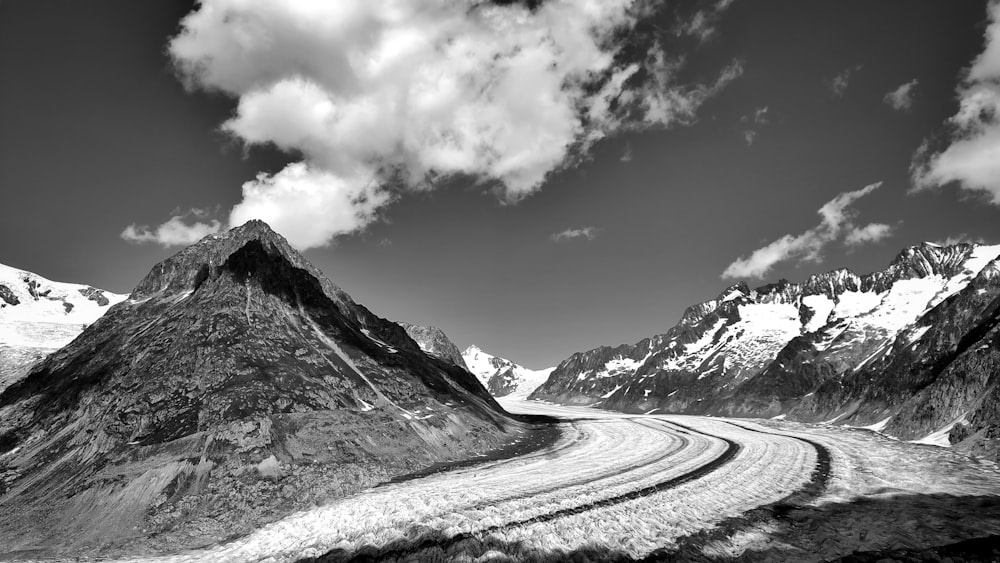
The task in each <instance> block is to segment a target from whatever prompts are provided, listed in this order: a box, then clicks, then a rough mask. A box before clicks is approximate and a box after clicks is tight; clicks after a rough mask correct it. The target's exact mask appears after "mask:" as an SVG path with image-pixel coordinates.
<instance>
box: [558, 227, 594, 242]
mask: <svg viewBox="0 0 1000 563" xmlns="http://www.w3.org/2000/svg"><path fill="white" fill-rule="evenodd" d="M549 238H551V239H552V240H553V241H555V242H564V241H569V240H574V239H579V238H582V239H586V240H594V239H595V238H597V227H582V228H579V229H566V230H565V231H561V232H558V233H554V234H552V235H551V236H550V237H549Z"/></svg>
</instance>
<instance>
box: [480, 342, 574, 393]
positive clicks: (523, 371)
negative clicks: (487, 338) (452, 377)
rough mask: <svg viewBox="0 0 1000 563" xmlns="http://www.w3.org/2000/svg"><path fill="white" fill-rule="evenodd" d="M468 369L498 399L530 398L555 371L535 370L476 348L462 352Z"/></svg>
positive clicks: (549, 369) (550, 369)
mask: <svg viewBox="0 0 1000 563" xmlns="http://www.w3.org/2000/svg"><path fill="white" fill-rule="evenodd" d="M462 357H463V358H465V363H466V365H468V366H469V371H471V372H472V373H473V374H474V375H475V376H476V377H477V378H478V379H479V381H480V382H482V384H483V385H485V386H486V389H488V390H489V392H490V393H491V394H492V395H493V396H494V397H507V396H510V397H511V398H517V399H524V398H527V397H528V395H530V394H531V392H532V391H534V390H535V389H537V388H538V386H539V385H541V384H542V383H544V382H545V380H546V379H548V377H549V374H551V373H552V370H554V369H555V368H548V369H540V370H531V369H528V368H526V367H524V366H520V365H518V364H515V363H514V362H512V361H510V360H505V359H503V358H499V357H497V356H493V355H491V354H487V353H486V352H484V351H482V350H481V349H480V348H479V347H478V346H476V345H472V346H469V347H468V348H466V349H465V351H464V352H462Z"/></svg>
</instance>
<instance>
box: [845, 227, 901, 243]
mask: <svg viewBox="0 0 1000 563" xmlns="http://www.w3.org/2000/svg"><path fill="white" fill-rule="evenodd" d="M891 234H892V227H891V226H890V225H886V224H885V223H869V224H867V225H865V226H864V227H854V228H852V229H851V230H850V231H848V233H847V236H845V237H844V244H846V245H847V246H860V245H862V244H867V243H870V242H879V241H880V240H882V239H884V238H886V237H888V236H889V235H891Z"/></svg>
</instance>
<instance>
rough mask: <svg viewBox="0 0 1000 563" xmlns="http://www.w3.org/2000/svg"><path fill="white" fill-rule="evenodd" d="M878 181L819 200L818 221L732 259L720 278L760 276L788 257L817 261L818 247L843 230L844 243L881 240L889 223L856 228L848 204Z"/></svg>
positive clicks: (790, 258)
mask: <svg viewBox="0 0 1000 563" xmlns="http://www.w3.org/2000/svg"><path fill="white" fill-rule="evenodd" d="M881 185H882V182H877V183H874V184H869V185H868V186H865V187H864V188H861V189H860V190H855V191H852V192H843V193H841V194H839V195H838V196H837V197H835V198H833V199H832V200H830V201H828V202H826V203H825V204H823V206H822V207H820V208H819V211H817V213H818V214H819V216H820V223H819V225H817V226H815V227H813V228H811V229H809V230H808V231H806V232H804V233H802V234H800V235H785V236H783V237H781V238H779V239H777V240H775V241H774V242H772V243H770V244H768V245H766V246H763V247H761V248H758V249H757V250H755V251H753V252H752V253H751V254H750V255H749V256H747V257H745V258H738V259H737V260H735V261H733V263H731V264H730V265H729V266H727V267H726V270H725V271H724V272H723V273H722V277H723V278H763V277H764V276H765V275H766V274H767V273H768V272H769V271H771V268H773V267H774V266H775V265H776V264H778V263H780V262H786V261H789V260H799V261H811V262H819V261H820V259H821V254H820V253H821V252H822V250H823V249H824V248H825V247H826V246H827V245H829V244H830V243H833V242H836V241H837V240H839V239H840V238H841V236H842V235H844V233H847V234H846V236H844V243H845V244H847V245H851V246H854V245H858V244H862V243H865V242H875V241H878V240H882V239H883V238H885V237H886V236H888V235H889V234H890V227H889V226H888V225H883V224H880V223H872V224H870V225H867V226H865V227H861V228H857V227H855V225H854V212H853V210H852V209H850V206H851V205H852V204H853V203H854V202H855V201H857V200H858V199H859V198H861V197H863V196H865V195H868V194H870V193H871V192H873V191H875V190H876V189H878V187H879V186H881Z"/></svg>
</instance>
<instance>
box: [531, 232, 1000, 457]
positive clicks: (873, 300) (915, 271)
mask: <svg viewBox="0 0 1000 563" xmlns="http://www.w3.org/2000/svg"><path fill="white" fill-rule="evenodd" d="M998 255H1000V246H987V245H977V244H966V243H961V244H955V245H950V246H943V245H937V244H932V243H924V244H921V245H917V246H913V247H910V248H907V249H905V250H903V251H902V252H901V253H900V254H899V255H898V256H897V257H896V258H895V259H894V260H893V261H892V262H891V263H890V264H889V265H888V266H887V267H886V268H885V269H883V270H880V271H876V272H873V273H870V274H865V275H858V274H855V273H853V272H851V271H849V270H846V269H839V270H834V271H831V272H827V273H824V274H818V275H814V276H811V277H809V278H808V279H806V280H805V281H804V282H802V283H792V282H790V281H788V280H780V281H778V282H777V283H772V284H768V285H764V286H761V287H757V288H753V289H751V288H750V287H749V286H748V285H747V284H746V283H743V282H741V283H737V284H735V285H732V286H730V287H728V288H726V289H725V290H724V291H723V292H722V293H721V294H719V295H718V296H717V297H716V298H714V299H711V300H709V301H705V302H703V303H699V304H697V305H693V306H691V307H689V308H688V309H687V310H686V311H685V312H684V314H683V315H682V316H681V319H680V321H679V322H678V323H677V324H676V325H675V326H673V327H672V328H670V329H669V330H667V331H666V332H664V333H662V334H658V335H655V336H651V337H649V338H645V339H643V340H641V341H639V342H637V343H635V344H631V345H629V344H623V345H618V346H602V347H599V348H596V349H593V350H589V351H586V352H579V353H576V354H573V355H572V356H570V357H569V358H567V359H566V360H564V361H562V362H561V363H560V364H559V365H558V366H557V367H556V368H555V370H554V371H553V372H552V374H551V376H550V377H549V378H548V380H547V381H546V382H545V383H543V384H542V385H540V386H539V387H538V388H537V389H536V390H535V391H534V392H533V393H532V394H531V396H530V398H532V399H545V400H549V401H554V402H560V403H565V404H577V405H595V406H599V407H601V408H605V409H611V410H619V411H624V412H633V413H657V412H658V413H686V414H702V415H704V414H708V415H720V416H739V417H768V418H787V419H789V420H800V421H810V422H828V423H835V424H849V425H854V426H867V427H871V428H873V429H876V430H879V431H882V432H884V433H885V434H887V435H890V436H894V437H897V438H900V439H905V440H923V441H926V442H929V443H936V444H938V445H958V446H959V447H960V448H962V449H965V450H968V451H971V452H973V453H977V454H980V455H986V456H988V457H990V458H997V456H998V452H1000V447H998V446H1000V386H998V383H1000V328H998V324H1000V260H998Z"/></svg>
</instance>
